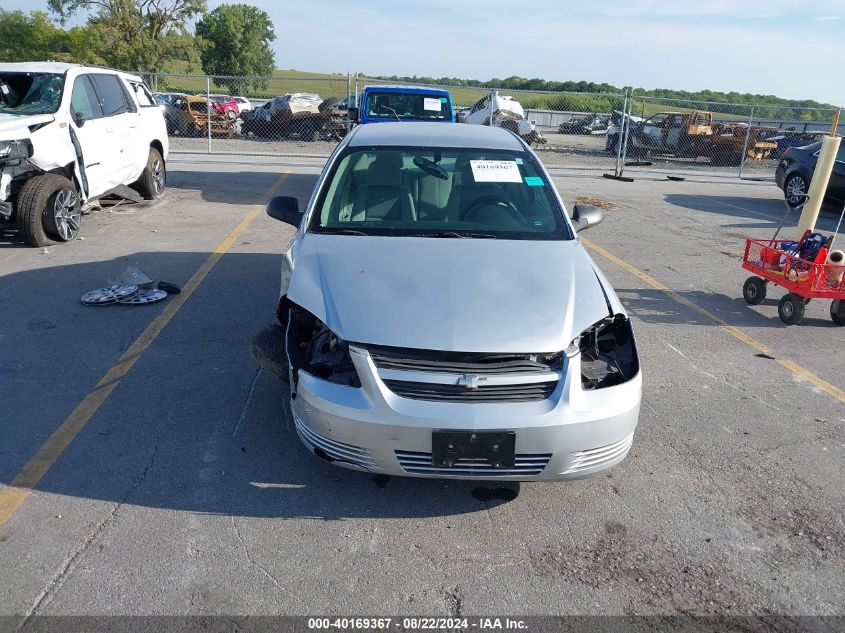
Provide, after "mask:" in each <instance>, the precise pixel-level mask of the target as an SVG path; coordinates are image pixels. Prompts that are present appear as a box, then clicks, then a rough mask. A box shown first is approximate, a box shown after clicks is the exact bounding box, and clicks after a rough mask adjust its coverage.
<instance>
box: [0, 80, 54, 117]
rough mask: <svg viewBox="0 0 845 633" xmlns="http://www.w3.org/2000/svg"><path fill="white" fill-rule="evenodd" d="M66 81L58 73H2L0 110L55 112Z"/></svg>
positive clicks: (11, 111)
mask: <svg viewBox="0 0 845 633" xmlns="http://www.w3.org/2000/svg"><path fill="white" fill-rule="evenodd" d="M64 83H65V77H64V75H60V74H56V73H0V112H7V113H11V114H53V113H54V112H56V110H58V109H59V102H60V101H61V99H62V89H63V88H64Z"/></svg>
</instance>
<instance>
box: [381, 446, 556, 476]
mask: <svg viewBox="0 0 845 633" xmlns="http://www.w3.org/2000/svg"><path fill="white" fill-rule="evenodd" d="M394 452H395V454H396V459H397V460H398V461H399V465H400V466H401V467H402V470H404V471H405V472H406V473H411V474H415V475H460V476H467V475H470V476H473V477H503V476H509V475H510V476H514V475H522V476H525V477H533V476H536V475H539V474H540V473H541V472H543V469H544V468H545V467H546V466H547V465H548V463H549V460H550V459H551V457H552V456H551V453H544V454H538V455H516V456H515V458H514V465H513V468H493V466H491V465H490V464H489V463H487V460H484V459H459V460H458V461H457V462H456V463H455V466H454V467H453V468H446V467H443V466H432V464H431V453H416V452H411V451H394Z"/></svg>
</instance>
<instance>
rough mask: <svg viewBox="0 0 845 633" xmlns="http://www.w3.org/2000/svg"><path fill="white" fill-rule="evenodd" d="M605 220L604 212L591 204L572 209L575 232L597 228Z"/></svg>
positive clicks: (576, 206)
mask: <svg viewBox="0 0 845 633" xmlns="http://www.w3.org/2000/svg"><path fill="white" fill-rule="evenodd" d="M603 219H604V211H602V210H601V209H599V208H598V207H594V206H592V205H589V204H576V205H575V206H574V207H573V208H572V226H574V227H575V232H576V233H580V232H581V231H583V230H584V229H588V228H590V227H591V226H595V225H596V224H598V223H599V222H601V221H602V220H603Z"/></svg>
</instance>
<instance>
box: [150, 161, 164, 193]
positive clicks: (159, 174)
mask: <svg viewBox="0 0 845 633" xmlns="http://www.w3.org/2000/svg"><path fill="white" fill-rule="evenodd" d="M152 172H153V186H154V187H155V190H156V193H158V192H159V191H161V190H162V189H164V165H162V163H161V159H160V158H156V159H155V160H154V161H153V168H152Z"/></svg>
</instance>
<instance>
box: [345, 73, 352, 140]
mask: <svg viewBox="0 0 845 633" xmlns="http://www.w3.org/2000/svg"><path fill="white" fill-rule="evenodd" d="M351 107H352V75H351V74H349V73H346V113H347V114H346V131H347V133H348V132H349V130H351V129H352V121H351V120H350V118H349V108H351Z"/></svg>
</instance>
